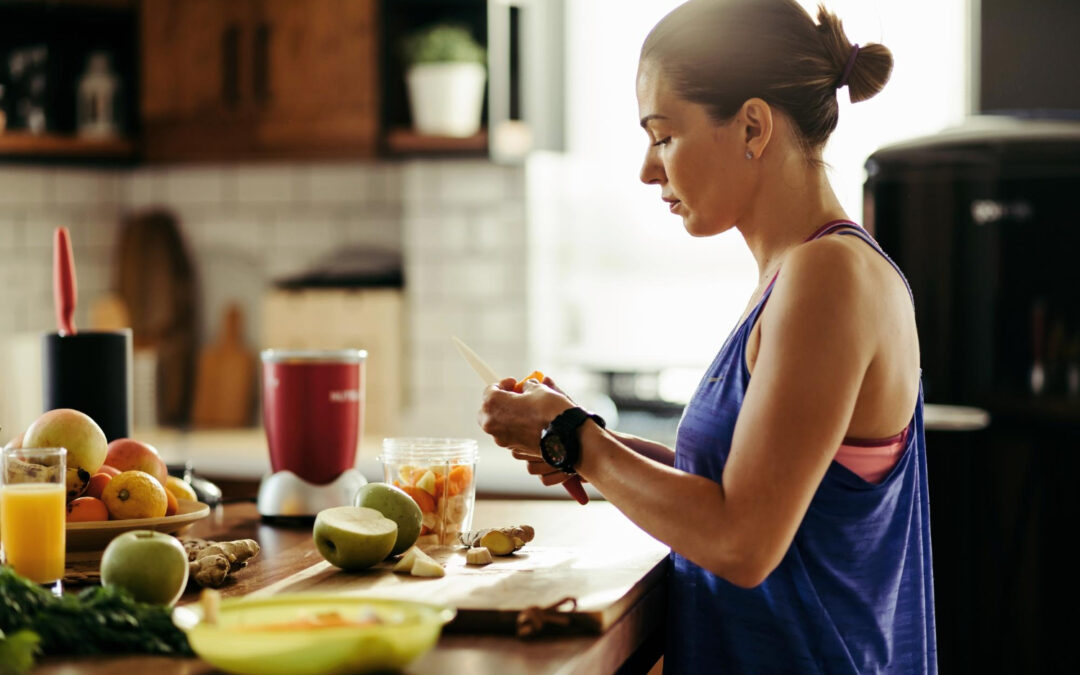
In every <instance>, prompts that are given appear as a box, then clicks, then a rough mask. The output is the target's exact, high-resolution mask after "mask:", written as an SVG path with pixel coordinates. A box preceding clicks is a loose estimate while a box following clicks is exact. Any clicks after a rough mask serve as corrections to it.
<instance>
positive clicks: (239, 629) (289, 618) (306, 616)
mask: <svg viewBox="0 0 1080 675" xmlns="http://www.w3.org/2000/svg"><path fill="white" fill-rule="evenodd" d="M334 613H336V614H338V615H340V616H341V617H345V618H349V617H360V616H374V617H377V619H378V621H379V623H378V624H376V625H367V626H340V627H318V628H300V629H297V628H289V629H287V630H284V629H280V628H281V626H283V625H289V624H292V623H294V622H297V621H303V620H311V619H312V618H317V617H320V616H325V615H330V614H334ZM455 613H456V610H454V609H453V608H450V607H444V606H440V605H429V604H424V603H420V602H409V601H405V600H388V599H387V600H384V599H380V598H364V597H340V596H328V595H314V594H307V593H291V594H288V593H287V594H282V595H276V596H270V597H266V598H257V599H244V598H230V599H226V600H222V602H221V608H220V612H219V616H218V622H217V624H208V623H205V622H204V621H203V610H202V607H201V606H199V605H198V604H191V605H186V606H182V607H177V608H176V609H174V610H173V622H174V623H175V624H176V625H177V626H179V627H180V628H181V629H182V630H183V631H184V632H185V633H187V637H188V642H190V643H191V648H192V649H193V650H195V653H196V654H198V655H199V657H201V658H202V659H203V660H205V661H207V662H209V663H210V664H211V665H213V666H215V667H217V668H220V669H221V670H225V671H228V672H230V673H239V674H240V675H248V674H250V675H278V674H280V675H327V674H330V673H369V672H377V671H385V670H399V669H401V668H404V667H405V666H406V665H407V664H409V663H410V662H411V661H413V660H414V659H416V658H417V657H419V656H420V655H421V654H423V653H425V652H426V651H428V650H429V649H431V648H432V647H434V646H435V643H436V642H437V641H438V639H439V634H440V633H441V632H442V627H443V626H444V625H446V624H447V623H448V622H449V621H450V620H451V619H453V618H454V614H455ZM273 626H277V627H278V629H273V628H272V627H273ZM260 627H263V628H262V629H260Z"/></svg>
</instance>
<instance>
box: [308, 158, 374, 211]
mask: <svg viewBox="0 0 1080 675" xmlns="http://www.w3.org/2000/svg"><path fill="white" fill-rule="evenodd" d="M383 183H384V181H383V180H382V177H381V176H380V171H379V168H378V165H375V164H340V165H326V166H316V167H312V168H310V169H309V170H308V191H309V192H308V197H309V200H310V201H311V203H312V204H365V203H368V202H372V201H379V200H381V199H383V198H384V195H385V189H384V185H383Z"/></svg>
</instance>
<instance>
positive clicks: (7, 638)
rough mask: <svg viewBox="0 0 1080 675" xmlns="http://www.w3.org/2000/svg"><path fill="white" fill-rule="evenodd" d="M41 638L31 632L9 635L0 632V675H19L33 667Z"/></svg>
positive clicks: (18, 632)
mask: <svg viewBox="0 0 1080 675" xmlns="http://www.w3.org/2000/svg"><path fill="white" fill-rule="evenodd" d="M40 642H41V636H40V635H38V634H37V633H35V632H34V631H31V630H20V631H16V632H15V633H12V634H11V635H4V633H3V632H2V631H0V675H20V673H25V672H27V671H28V670H30V669H31V668H33V667H34V660H35V658H36V657H37V655H38V653H39V651H40V649H39V647H38V644H39V643H40Z"/></svg>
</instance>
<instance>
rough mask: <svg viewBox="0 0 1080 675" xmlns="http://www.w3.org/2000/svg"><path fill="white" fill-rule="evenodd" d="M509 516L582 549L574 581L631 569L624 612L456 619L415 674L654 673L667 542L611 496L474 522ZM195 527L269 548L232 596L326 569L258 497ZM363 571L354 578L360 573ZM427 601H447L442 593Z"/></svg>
mask: <svg viewBox="0 0 1080 675" xmlns="http://www.w3.org/2000/svg"><path fill="white" fill-rule="evenodd" d="M508 522H527V523H530V524H532V525H533V526H534V527H535V528H536V533H537V534H536V540H535V541H534V542H533V543H532V544H529V545H527V547H528V546H531V545H533V544H535V545H538V546H546V547H564V548H566V550H569V551H572V552H573V553H574V556H573V557H572V558H571V561H572V562H569V563H567V564H565V565H564V566H563V567H564V570H563V571H561V572H560V573H561V574H563V575H565V577H564V582H565V583H566V584H567V586H566V587H567V588H569V587H573V586H574V584H575V583H576V582H579V581H580V579H581V577H582V575H588V574H595V573H596V568H597V566H601V571H603V570H604V569H610V571H611V572H612V573H613V574H614V573H625V572H627V571H628V570H630V571H632V573H633V579H634V580H635V581H634V583H633V584H632V586H631V587H630V590H629V592H627V593H626V594H625V595H624V596H623V597H622V598H621V599H619V600H616V599H615V598H612V603H613V604H614V605H619V604H620V602H621V603H623V605H625V606H623V607H621V609H620V614H619V616H618V618H616V619H615V620H614V621H613V623H612V624H611V626H610V627H609V628H608V629H607V630H606V631H604V632H603V633H602V634H599V635H594V634H593V635H590V634H586V635H573V636H548V637H542V638H537V639H533V640H522V639H518V638H516V637H514V636H513V635H508V634H498V633H492V632H486V633H485V632H479V631H476V630H474V629H472V627H468V626H467V627H464V628H456V625H457V623H456V622H455V623H452V624H450V626H448V628H447V630H446V631H444V633H443V635H442V637H441V638H440V640H439V642H438V644H437V645H436V647H435V649H433V650H432V651H430V652H428V653H427V654H426V655H424V656H423V657H422V658H421V659H419V660H418V661H416V662H415V663H413V664H412V666H411V667H410V668H409V669H408V672H411V673H478V674H480V673H500V674H506V675H526V674H533V673H536V674H540V673H544V674H548V673H560V674H571V673H583V674H584V673H589V674H593V673H609V672H615V671H618V670H619V669H620V668H621V667H624V668H625V669H624V670H623V671H622V672H646V671H648V670H649V668H650V667H651V666H652V665H653V664H654V663H655V662H656V660H657V659H658V658H659V656H660V653H661V650H662V645H663V636H664V632H663V631H664V616H665V612H664V607H665V602H666V584H665V579H666V567H667V565H666V557H667V548H666V547H664V546H663V545H662V544H660V543H659V542H657V541H656V540H655V539H653V538H652V537H650V536H649V535H647V534H645V533H644V532H643V531H641V530H640V529H639V528H637V527H636V526H635V525H633V523H631V522H630V521H629V520H627V519H626V518H625V517H624V516H623V515H622V514H621V513H619V512H618V511H617V510H616V509H615V508H614V507H613V506H611V505H610V504H607V503H592V504H589V505H587V506H584V507H581V506H578V505H577V504H573V503H567V502H553V501H509V500H479V501H478V502H477V509H476V515H475V519H474V523H473V524H474V526H475V527H478V528H479V527H492V526H498V525H505V524H507V523H508ZM190 534H191V535H193V536H199V537H205V538H211V539H218V540H222V539H234V538H242V537H251V538H253V539H256V540H257V541H258V542H259V543H260V545H261V546H262V552H261V553H260V554H259V556H257V557H256V558H254V559H253V560H252V561H251V564H250V565H249V566H248V567H246V568H244V569H242V570H240V571H238V572H236V574H235V581H234V582H232V583H230V584H227V585H226V586H225V587H224V588H223V589H222V593H223V595H225V596H226V597H237V596H244V595H248V594H251V593H267V592H280V591H282V590H289V587H290V586H291V585H295V584H292V583H291V580H293V579H296V578H298V577H303V578H306V579H309V580H310V579H312V578H316V577H318V574H317V573H318V572H319V570H320V569H321V568H323V567H325V563H324V562H323V561H322V558H321V557H320V556H319V554H318V552H317V551H316V550H315V547H314V544H313V542H312V539H311V530H310V527H307V526H301V527H296V528H290V527H281V526H274V525H269V524H266V523H263V522H262V521H261V520H260V519H259V517H258V514H257V512H256V510H255V506H254V504H251V503H237V504H228V505H226V506H224V507H219V508H218V509H216V510H215V511H214V512H213V513H212V514H211V515H210V516H209V517H208V518H206V519H204V520H202V521H200V522H199V523H197V524H196V525H195V527H194V528H193V530H192V532H191V533H190ZM523 552H524V549H523ZM600 552H606V553H600ZM605 556H616V557H618V558H620V559H622V560H624V561H626V563H624V564H621V565H615V564H611V565H610V567H603V566H602V565H603V564H604V563H601V562H598V561H602V560H605V559H607V558H606V557H605ZM538 572H539V570H521V571H520V572H515V574H523V575H524V576H525V577H532V576H534V574H535V573H538ZM342 574H343V573H342ZM340 576H341V574H336V575H334V577H340ZM360 576H361V575H353V577H354V578H359V577H360ZM448 576H449V575H448ZM436 581H441V580H436ZM308 585H309V587H308V588H307V589H305V590H315V591H317V590H318V588H319V584H318V583H316V584H315V585H314V586H311V585H310V584H308ZM196 598H197V593H196V592H188V593H187V594H185V596H184V597H183V598H182V599H181V604H183V603H186V602H192V601H195V600H196ZM416 599H421V598H416ZM424 599H426V600H429V601H438V598H424ZM460 616H461V615H460V614H459V617H460ZM34 672H35V673H38V674H42V675H44V674H48V675H92V674H97V673H100V674H102V675H106V674H108V675H112V674H114V673H117V672H131V673H143V672H154V673H156V674H157V675H181V674H183V675H205V674H209V673H216V672H218V671H216V670H215V669H213V668H212V667H211V666H209V664H206V663H205V662H203V661H201V660H198V659H170V658H165V657H139V656H124V657H109V658H105V657H98V658H87V659H46V660H45V661H44V662H43V663H42V665H41V666H39V668H38V669H36V670H35V671H34Z"/></svg>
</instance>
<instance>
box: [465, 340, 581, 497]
mask: <svg viewBox="0 0 1080 675" xmlns="http://www.w3.org/2000/svg"><path fill="white" fill-rule="evenodd" d="M450 339H451V340H452V341H453V342H454V346H455V347H457V350H458V353H459V354H461V356H462V358H464V359H465V362H466V363H468V364H469V367H471V368H472V369H473V371H474V372H475V373H476V374H477V375H479V376H480V379H481V380H483V381H484V384H496V383H498V382H499V380H501V379H502V378H501V377H499V375H498V373H496V372H495V369H493V368H492V367H491V366H489V365H488V364H487V362H485V361H484V359H482V358H480V355H479V354H477V353H476V352H474V351H473V350H472V349H470V348H469V345H467V344H465V343H464V342H462V341H461V340H460V339H459V338H457V337H456V336H451V337H450ZM563 487H564V488H566V491H567V492H569V493H570V496H571V497H573V498H574V499H575V500H577V502H578V503H579V504H587V503H589V495H588V494H587V493H586V492H585V488H584V487H582V486H581V478H580V477H579V476H570V477H569V478H567V479H566V480H565V481H563Z"/></svg>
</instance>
